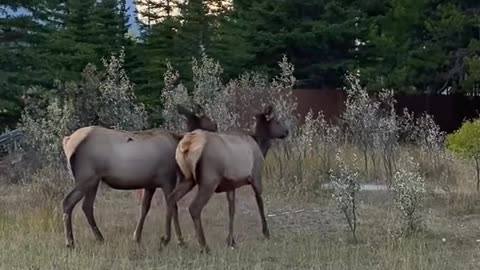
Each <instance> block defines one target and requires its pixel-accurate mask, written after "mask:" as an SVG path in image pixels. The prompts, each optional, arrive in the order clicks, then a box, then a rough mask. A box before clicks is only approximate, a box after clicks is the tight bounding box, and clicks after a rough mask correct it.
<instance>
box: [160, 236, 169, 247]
mask: <svg viewBox="0 0 480 270" xmlns="http://www.w3.org/2000/svg"><path fill="white" fill-rule="evenodd" d="M160 243H161V244H162V246H166V245H168V243H170V238H169V237H166V236H162V238H160Z"/></svg>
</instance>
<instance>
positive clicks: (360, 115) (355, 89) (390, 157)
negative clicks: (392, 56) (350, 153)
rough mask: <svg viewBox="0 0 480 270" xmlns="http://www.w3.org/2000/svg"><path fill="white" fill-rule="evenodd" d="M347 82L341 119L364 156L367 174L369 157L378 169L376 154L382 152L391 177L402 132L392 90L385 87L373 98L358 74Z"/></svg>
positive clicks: (373, 165)
mask: <svg viewBox="0 0 480 270" xmlns="http://www.w3.org/2000/svg"><path fill="white" fill-rule="evenodd" d="M346 82H347V86H346V87H345V88H344V89H345V91H346V93H347V100H346V101H345V111H344V112H343V114H342V117H341V119H342V122H343V124H344V125H345V127H346V132H347V135H348V138H349V140H350V141H351V142H352V143H353V144H354V145H355V146H356V147H358V148H359V150H360V151H361V153H362V155H363V160H364V170H365V173H366V174H367V175H369V162H368V161H369V156H370V160H371V161H372V166H371V169H373V170H376V169H377V168H376V165H377V163H376V157H375V156H376V152H377V151H379V152H380V154H381V157H382V161H383V163H384V166H385V170H386V173H387V175H389V176H392V174H393V170H394V168H395V153H396V152H397V151H396V149H397V147H398V138H399V131H400V127H399V120H398V116H397V115H396V113H395V109H394V105H395V102H396V101H395V99H394V98H393V92H392V91H390V90H382V91H381V92H380V93H379V95H378V97H377V98H373V97H370V96H369V94H368V92H367V89H365V88H364V87H362V86H361V85H360V80H359V78H358V77H357V76H355V75H351V74H347V76H346Z"/></svg>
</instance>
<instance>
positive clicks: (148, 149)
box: [63, 105, 217, 247]
mask: <svg viewBox="0 0 480 270" xmlns="http://www.w3.org/2000/svg"><path fill="white" fill-rule="evenodd" d="M177 110H178V112H179V113H180V114H181V115H184V116H185V117H186V118H187V129H188V131H192V130H196V129H204V130H208V131H216V130H217V124H216V123H215V122H214V121H213V120H211V119H210V118H208V117H207V116H206V115H205V113H204V112H203V109H202V108H201V107H200V106H199V105H197V108H196V112H192V111H190V110H188V109H186V108H185V107H183V106H181V105H178V106H177ZM182 137H183V134H177V133H175V132H171V131H167V130H161V129H151V130H145V131H134V132H130V131H121V130H113V129H108V128H104V127H100V126H88V127H83V128H80V129H78V130H76V131H75V132H74V133H72V134H71V135H70V136H66V137H65V138H64V139H63V150H64V152H65V155H66V158H67V161H68V165H69V167H70V170H71V173H72V175H73V177H74V180H75V186H74V188H73V189H72V190H71V191H70V193H68V195H67V196H66V197H65V198H64V200H63V211H64V214H63V219H64V226H65V240H66V244H67V247H73V246H74V240H73V232H72V211H73V208H74V207H75V205H76V204H77V203H78V202H79V201H80V200H81V199H82V198H84V200H83V205H82V209H83V212H84V214H85V217H86V218H87V221H88V223H89V225H90V228H91V229H92V232H93V234H94V236H95V238H96V239H97V240H98V241H100V242H102V241H103V240H104V238H103V236H102V233H101V232H100V230H99V229H98V227H97V224H96V222H95V218H94V214H93V205H94V201H95V197H96V194H97V189H98V185H99V183H100V181H102V182H104V183H105V184H107V185H108V186H110V187H111V188H114V189H119V190H133V189H144V193H143V200H142V207H141V213H140V218H139V220H138V223H137V226H136V229H135V232H134V235H133V236H134V240H135V241H137V242H140V239H141V234H142V230H143V224H144V221H145V217H146V215H147V213H148V211H149V209H150V204H151V200H152V197H153V195H154V193H155V190H156V188H158V187H160V188H162V189H163V193H164V196H165V199H166V198H167V195H168V194H170V193H171V192H172V191H173V189H174V188H175V185H176V181H177V174H178V172H179V170H178V166H177V164H176V162H175V149H176V146H177V144H178V142H179V141H180V139H181V138H182ZM166 212H167V213H166V232H165V236H164V237H162V242H165V243H168V242H169V240H170V237H171V220H172V215H173V220H174V226H175V231H176V236H177V240H178V241H179V243H183V239H182V234H181V230H180V225H179V221H178V210H177V206H176V205H174V206H173V207H172V208H168V209H167V211H166Z"/></svg>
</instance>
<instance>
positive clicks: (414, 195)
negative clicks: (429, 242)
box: [389, 157, 426, 234]
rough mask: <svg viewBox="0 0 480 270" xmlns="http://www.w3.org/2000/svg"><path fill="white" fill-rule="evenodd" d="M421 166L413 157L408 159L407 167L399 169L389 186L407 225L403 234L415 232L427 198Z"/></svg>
mask: <svg viewBox="0 0 480 270" xmlns="http://www.w3.org/2000/svg"><path fill="white" fill-rule="evenodd" d="M418 169H419V166H418V164H417V163H416V162H415V161H414V160H413V158H412V157H408V158H407V160H406V162H405V165H404V166H402V167H401V168H399V169H398V170H397V171H396V172H395V175H394V177H393V182H392V184H391V185H390V186H389V188H390V190H391V191H392V192H393V201H394V204H395V207H396V208H397V209H398V210H399V211H400V216H401V218H402V220H403V221H404V223H405V226H404V227H403V230H402V232H403V233H406V234H409V233H412V232H415V231H416V230H417V228H418V224H419V223H420V221H421V220H420V214H419V208H420V207H421V205H422V200H423V198H424V196H425V192H426V190H425V180H424V178H423V177H422V176H421V175H420V173H419V172H418Z"/></svg>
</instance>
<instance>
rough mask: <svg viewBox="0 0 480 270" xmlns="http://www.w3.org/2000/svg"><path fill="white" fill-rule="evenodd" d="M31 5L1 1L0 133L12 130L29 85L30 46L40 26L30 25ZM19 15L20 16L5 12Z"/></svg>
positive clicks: (25, 2)
mask: <svg viewBox="0 0 480 270" xmlns="http://www.w3.org/2000/svg"><path fill="white" fill-rule="evenodd" d="M34 6H35V1H29V0H23V1H4V3H2V6H1V7H0V12H1V13H2V15H5V16H2V17H1V18H0V130H3V129H4V128H5V127H10V128H12V127H14V125H15V123H16V121H17V120H18V119H19V117H20V113H21V108H22V102H21V96H22V95H23V93H24V91H25V89H26V87H27V86H28V85H29V84H30V82H31V76H30V71H31V70H32V68H31V67H32V65H33V62H34V54H32V52H31V46H32V44H33V42H34V39H35V35H36V30H35V29H37V28H39V27H40V26H39V25H38V24H37V23H36V22H35V21H34V17H33V16H32V12H31V11H32V10H33V9H34ZM11 11H13V12H18V11H23V14H14V15H12V14H8V12H11Z"/></svg>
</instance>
